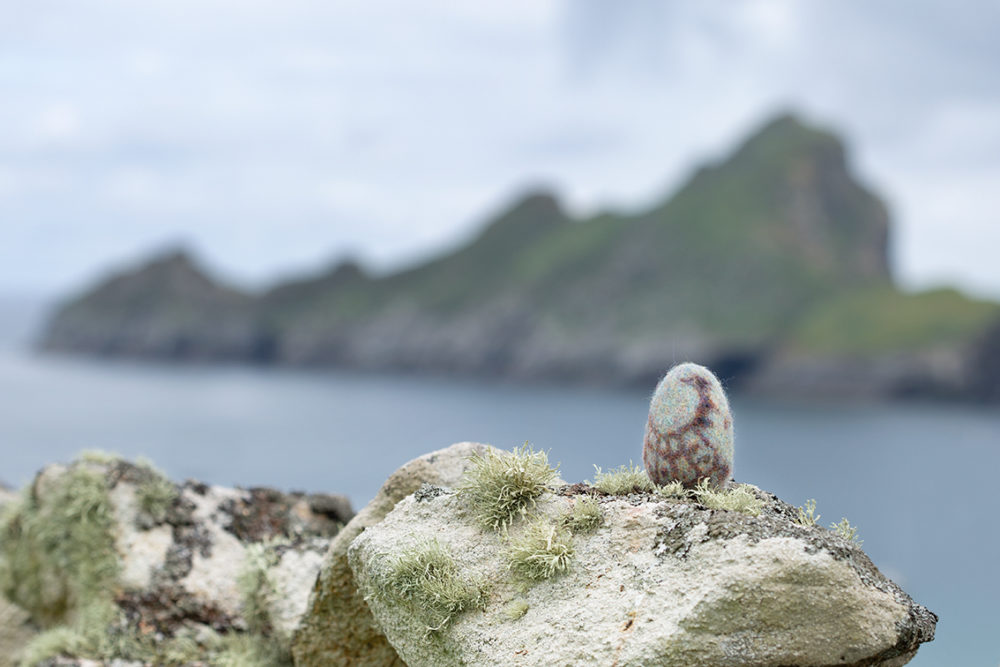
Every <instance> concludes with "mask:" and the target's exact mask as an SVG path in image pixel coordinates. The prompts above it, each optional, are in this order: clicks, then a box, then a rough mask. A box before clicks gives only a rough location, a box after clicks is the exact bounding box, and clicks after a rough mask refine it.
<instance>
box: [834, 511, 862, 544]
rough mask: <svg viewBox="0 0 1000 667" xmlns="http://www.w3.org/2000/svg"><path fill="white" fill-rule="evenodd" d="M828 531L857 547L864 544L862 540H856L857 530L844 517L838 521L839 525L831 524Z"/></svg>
mask: <svg viewBox="0 0 1000 667" xmlns="http://www.w3.org/2000/svg"><path fill="white" fill-rule="evenodd" d="M830 530H832V531H833V532H835V533H837V535H839V536H840V537H842V538H844V539H845V540H847V541H848V542H854V543H856V544H857V545H858V546H861V545H862V544H864V542H863V541H862V540H859V539H858V529H857V528H856V527H854V526H852V525H851V522H850V521H848V520H847V517H844V518H842V519H841V520H840V523H831V524H830Z"/></svg>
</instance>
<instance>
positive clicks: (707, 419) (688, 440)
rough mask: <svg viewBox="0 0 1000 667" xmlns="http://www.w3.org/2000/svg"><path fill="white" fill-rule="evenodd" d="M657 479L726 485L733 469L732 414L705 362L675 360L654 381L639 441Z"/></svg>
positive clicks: (657, 481) (660, 481) (688, 484)
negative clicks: (671, 366) (676, 362)
mask: <svg viewBox="0 0 1000 667" xmlns="http://www.w3.org/2000/svg"><path fill="white" fill-rule="evenodd" d="M642 462H643V464H645V466H646V473H647V474H648V475H649V478H650V479H651V480H653V482H654V483H655V484H658V485H663V484H667V483H669V482H672V481H674V480H679V481H680V482H681V483H682V484H684V486H686V487H689V488H690V487H693V486H694V485H695V484H697V483H698V481H699V480H701V479H704V478H706V477H707V478H708V479H709V482H710V483H711V484H713V485H715V486H718V487H722V486H725V485H726V484H727V483H728V482H729V480H730V479H731V478H732V474H733V416H732V414H731V413H730V411H729V401H728V400H726V394H725V392H724V391H723V390H722V385H721V384H719V380H718V378H716V377H715V375H713V374H712V371H710V370H708V369H707V368H705V367H704V366H699V365H698V364H679V365H677V366H674V367H673V368H671V369H670V372H669V373H667V374H666V376H665V377H664V378H663V379H662V380H660V383H659V384H658V385H656V391H654V392H653V399H652V400H651V401H650V403H649V420H648V421H647V422H646V437H645V438H644V440H643V445H642Z"/></svg>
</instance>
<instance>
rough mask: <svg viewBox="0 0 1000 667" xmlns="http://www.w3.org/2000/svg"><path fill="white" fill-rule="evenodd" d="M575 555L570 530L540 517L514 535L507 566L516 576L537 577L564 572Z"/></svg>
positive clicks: (545, 577) (535, 578)
mask: <svg viewBox="0 0 1000 667" xmlns="http://www.w3.org/2000/svg"><path fill="white" fill-rule="evenodd" d="M572 556H573V538H572V536H571V535H570V533H569V531H567V530H566V529H565V528H563V527H561V526H557V525H553V524H550V523H549V522H547V521H546V520H544V519H539V520H537V521H535V522H534V523H532V524H530V525H528V526H526V527H525V529H524V531H523V532H522V533H521V534H520V535H518V536H517V537H515V538H513V539H511V543H510V550H509V552H508V554H507V567H508V569H510V571H511V572H513V573H514V574H516V575H517V576H520V577H523V578H524V579H528V580H534V581H537V580H541V579H548V578H549V577H552V576H554V575H556V574H558V573H560V572H565V571H566V570H567V569H568V568H569V563H570V559H571V558H572Z"/></svg>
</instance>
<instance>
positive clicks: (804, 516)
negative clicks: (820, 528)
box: [798, 499, 823, 527]
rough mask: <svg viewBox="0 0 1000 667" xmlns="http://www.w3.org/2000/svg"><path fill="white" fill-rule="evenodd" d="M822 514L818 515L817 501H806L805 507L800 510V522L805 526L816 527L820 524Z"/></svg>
mask: <svg viewBox="0 0 1000 667" xmlns="http://www.w3.org/2000/svg"><path fill="white" fill-rule="evenodd" d="M821 516H823V515H822V514H816V500H815V499H809V500H807V501H806V504H805V507H800V508H799V518H798V522H799V523H800V524H802V525H803V526H806V527H809V526H815V525H816V524H817V523H819V519H820V517H821Z"/></svg>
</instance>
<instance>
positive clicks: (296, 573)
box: [267, 540, 329, 639]
mask: <svg viewBox="0 0 1000 667" xmlns="http://www.w3.org/2000/svg"><path fill="white" fill-rule="evenodd" d="M328 546H329V543H328V542H327V541H326V540H317V541H314V542H313V543H312V548H310V549H293V550H289V551H286V552H285V553H284V554H283V555H282V556H281V559H280V560H279V561H278V562H277V563H276V564H275V565H274V566H273V567H271V568H270V569H269V570H268V575H267V576H268V580H269V581H270V583H271V586H272V588H273V590H274V591H275V596H274V599H273V600H271V601H270V605H269V611H270V616H271V623H272V624H273V625H274V629H275V631H276V632H279V633H280V634H281V635H282V636H283V637H285V638H288V639H290V638H291V636H292V634H293V633H294V632H295V628H296V627H297V626H298V624H299V619H301V618H302V614H303V613H305V611H306V608H307V607H308V605H309V592H310V591H311V590H312V586H313V582H315V581H316V576H317V575H318V574H319V568H320V565H322V563H323V555H324V554H325V553H326V549H327V547H328Z"/></svg>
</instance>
